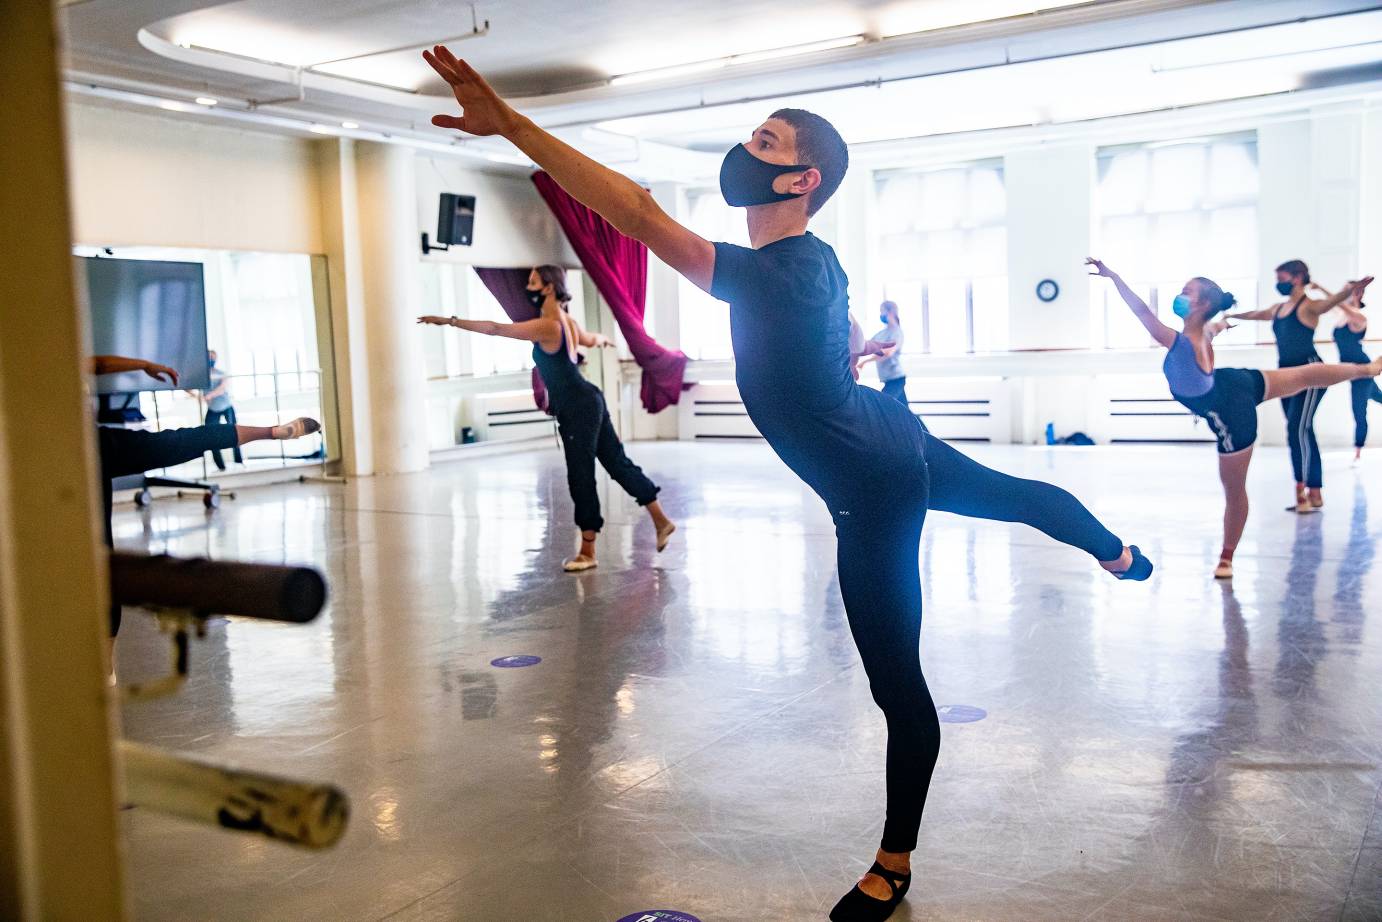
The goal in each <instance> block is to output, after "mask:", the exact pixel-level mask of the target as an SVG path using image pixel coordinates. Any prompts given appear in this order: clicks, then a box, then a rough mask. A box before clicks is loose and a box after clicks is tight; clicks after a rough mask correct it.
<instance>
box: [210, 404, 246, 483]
mask: <svg viewBox="0 0 1382 922" xmlns="http://www.w3.org/2000/svg"><path fill="white" fill-rule="evenodd" d="M206 424H207V425H208V426H219V425H221V424H225V425H227V426H233V425H235V408H234V407H226V408H225V409H224V410H207V411H206ZM230 453H231V456H232V457H233V458H235V463H236V464H244V463H245V458H244V456H243V455H241V454H240V446H239V445H236V446H234V447H233V448H231V450H230ZM211 460H212V461H215V462H216V470H218V471H223V470H225V469H226V462H225V459H224V458H222V457H221V450H220V449H219V448H213V449H211Z"/></svg>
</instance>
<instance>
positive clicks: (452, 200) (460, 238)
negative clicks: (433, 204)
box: [437, 192, 475, 247]
mask: <svg viewBox="0 0 1382 922" xmlns="http://www.w3.org/2000/svg"><path fill="white" fill-rule="evenodd" d="M474 236H475V196H473V195H452V194H451V193H450V192H443V193H442V194H441V203H440V205H438V207H437V243H440V244H453V243H454V244H459V245H460V246H467V247H468V246H470V244H471V243H472V242H473V241H474Z"/></svg>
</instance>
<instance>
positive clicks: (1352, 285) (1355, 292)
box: [1348, 275, 1372, 298]
mask: <svg viewBox="0 0 1382 922" xmlns="http://www.w3.org/2000/svg"><path fill="white" fill-rule="evenodd" d="M1371 284H1372V276H1371V275H1369V276H1367V277H1365V278H1361V279H1358V280H1357V281H1353V282H1349V283H1348V289H1349V292H1350V294H1351V297H1354V298H1362V297H1363V290H1364V289H1366V288H1367V287H1368V286H1369V285H1371Z"/></svg>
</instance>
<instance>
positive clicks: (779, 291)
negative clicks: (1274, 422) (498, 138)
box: [424, 46, 1152, 922]
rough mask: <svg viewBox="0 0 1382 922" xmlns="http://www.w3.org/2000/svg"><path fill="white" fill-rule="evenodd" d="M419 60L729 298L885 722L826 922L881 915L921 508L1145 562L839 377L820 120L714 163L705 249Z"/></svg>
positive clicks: (909, 822) (903, 777) (1085, 515)
mask: <svg viewBox="0 0 1382 922" xmlns="http://www.w3.org/2000/svg"><path fill="white" fill-rule="evenodd" d="M424 57H426V59H427V61H428V62H429V63H430V64H431V65H432V67H433V68H434V69H435V70H436V71H437V73H438V74H440V75H441V76H442V77H443V78H444V79H445V80H446V81H447V83H449V84H450V85H451V88H452V90H453V92H454V93H455V95H456V99H457V101H458V102H459V103H460V104H461V107H462V109H463V110H464V115H463V116H452V115H439V116H436V117H434V118H433V119H432V122H433V124H435V125H439V126H442V127H450V128H458V129H460V130H463V131H467V132H470V133H471V134H478V135H486V134H499V135H502V136H504V137H505V138H507V139H508V140H509V141H511V142H513V143H514V144H515V145H516V146H517V147H518V148H519V149H520V150H522V151H523V152H524V153H525V154H526V155H527V156H528V157H529V158H530V159H531V160H532V161H533V162H535V163H537V164H538V165H540V166H541V167H542V168H543V169H545V170H546V171H547V172H548V173H549V174H550V175H551V176H552V178H553V179H555V180H556V181H557V182H558V183H559V184H560V185H561V186H562V187H563V188H564V189H565V190H566V191H567V192H568V193H570V194H571V195H572V196H573V197H574V198H576V199H577V200H578V201H580V202H583V203H584V204H585V205H587V206H588V207H590V208H591V209H593V210H594V211H596V212H597V213H599V214H601V215H602V216H604V218H605V219H606V220H608V221H609V222H610V223H611V224H613V225H614V226H615V227H616V228H617V229H619V230H620V231H622V232H623V233H625V234H628V235H629V236H631V237H634V238H635V239H638V240H641V241H642V242H643V243H645V244H647V246H648V247H649V248H650V249H651V250H652V251H653V252H654V253H655V254H656V255H657V256H658V257H659V258H661V259H662V261H663V262H665V263H667V264H668V265H669V266H671V267H672V268H673V269H675V270H677V271H678V272H680V273H681V274H682V275H684V276H686V278H687V279H688V280H690V281H691V282H692V283H694V284H695V285H697V286H699V287H700V288H702V289H704V290H706V291H709V292H711V293H712V294H714V295H715V296H716V297H718V298H720V299H722V300H726V301H728V302H729V304H730V330H731V336H732V339H733V344H734V356H735V374H736V379H737V381H738V384H739V391H740V394H741V396H742V398H743V401H744V407H745V409H746V410H747V411H748V414H749V417H750V418H751V419H752V420H753V422H754V424H755V425H756V426H757V427H758V430H759V432H761V433H762V434H763V436H764V437H765V438H766V439H767V441H768V444H769V445H770V446H771V447H772V448H773V450H774V451H775V452H777V454H778V456H779V457H781V458H782V460H783V461H785V462H786V463H787V465H788V466H789V467H790V468H791V469H792V470H793V471H795V472H796V473H797V475H798V476H800V477H801V478H802V479H803V480H804V481H805V482H806V483H807V484H808V485H810V486H811V488H812V489H813V490H815V491H816V493H817V494H819V495H820V497H821V498H822V499H823V500H825V502H826V504H827V507H828V508H829V510H830V513H831V515H832V517H833V518H834V520H835V529H836V535H837V537H838V561H837V566H838V570H839V581H840V592H841V595H842V596H843V597H844V605H845V612H846V616H847V618H848V620H849V625H850V629H851V631H852V632H853V635H854V640H855V643H856V645H857V646H858V648H859V654H860V657H861V659H862V660H863V663H864V669H865V671H866V672H867V673H868V678H869V685H870V688H871V689H872V691H873V696H874V700H875V701H876V702H877V703H878V705H879V706H880V707H881V708H882V710H883V714H884V716H885V718H886V720H887V725H888V751H887V798H888V803H887V820H886V822H885V824H884V827H883V841H882V847H881V848H880V849H879V851H878V853H877V856H876V861H875V863H874V864H873V865H872V867H871V868H870V869H869V872H868V873H867V874H866V875H865V876H864V878H863V879H862V880H861V881H860V882H859V883H858V884H857V885H856V886H855V887H854V889H852V890H850V892H849V893H848V894H846V895H845V897H844V898H843V899H841V901H840V902H839V904H838V905H836V907H835V909H834V910H833V911H832V913H831V918H832V919H835V920H842V922H853V920H881V919H886V918H887V917H888V916H889V915H890V914H891V913H892V912H893V910H894V909H895V908H896V906H897V904H898V903H899V902H900V901H901V899H902V897H903V895H904V894H905V893H906V889H907V886H908V884H909V882H910V880H911V874H910V868H911V858H910V855H911V852H912V850H913V849H914V848H915V847H916V843H917V830H918V826H919V824H920V822H921V813H922V806H923V804H924V803H925V800H926V790H927V787H928V786H929V784H930V778H931V771H932V768H933V767H934V766H935V762H936V756H937V753H938V751H939V747H940V725H939V722H938V720H937V716H936V709H935V705H934V704H933V703H932V701H931V696H930V693H929V692H928V690H927V686H926V680H925V678H924V677H923V676H922V672H921V662H920V657H919V652H918V643H919V637H920V629H921V601H922V600H921V577H920V572H919V566H918V552H919V543H920V538H921V528H922V523H923V522H924V521H925V518H926V513H927V511H928V509H938V510H942V511H947V512H955V513H958V514H960V515H968V516H975V517H979V518H988V519H995V520H1000V521H1008V522H1025V523H1027V524H1029V525H1032V526H1034V527H1036V528H1038V529H1040V530H1042V531H1044V532H1045V533H1046V534H1048V535H1050V536H1051V537H1053V538H1055V539H1056V540H1058V541H1062V542H1064V543H1066V544H1070V545H1073V546H1075V547H1078V548H1080V549H1082V550H1084V551H1085V552H1086V553H1088V554H1090V555H1091V556H1092V557H1094V558H1095V559H1096V560H1098V561H1100V562H1101V564H1102V566H1103V567H1104V568H1105V569H1106V570H1108V571H1110V572H1111V573H1113V574H1114V575H1117V576H1119V577H1120V578H1125V579H1146V578H1147V577H1148V576H1149V575H1150V574H1151V570H1152V566H1151V563H1150V562H1149V561H1148V560H1147V558H1146V557H1144V556H1142V555H1141V554H1140V553H1139V552H1138V551H1137V549H1136V548H1129V547H1125V546H1124V544H1123V542H1122V541H1121V540H1119V538H1118V537H1117V536H1115V535H1114V534H1112V533H1111V532H1110V531H1109V530H1108V529H1106V528H1105V527H1104V526H1103V525H1102V524H1101V523H1100V522H1099V521H1098V520H1097V519H1096V518H1094V516H1093V515H1091V514H1090V512H1089V510H1088V509H1086V508H1085V507H1084V506H1082V505H1081V504H1080V503H1079V501H1078V500H1076V499H1075V497H1073V496H1071V495H1070V494H1069V493H1067V492H1066V491H1064V490H1061V489H1059V488H1057V487H1054V486H1051V485H1050V484H1046V483H1041V482H1039V481H1031V480H1019V479H1017V478H1015V477H1009V476H1007V475H1005V474H1000V473H998V472H997V471H993V470H990V469H988V468H986V467H984V466H983V465H980V464H977V463H975V462H974V461H972V460H970V459H969V458H967V457H965V456H964V455H962V454H960V453H959V452H957V451H955V450H954V449H952V448H950V447H949V446H947V445H946V444H945V443H944V442H941V441H940V440H938V439H934V438H931V437H930V436H929V435H927V433H926V432H925V431H924V430H923V429H922V428H921V425H920V424H919V423H918V422H917V420H916V417H914V416H912V414H911V413H910V412H908V410H907V408H906V407H904V406H902V404H900V403H898V402H897V401H896V400H893V399H892V398H891V397H887V396H884V395H883V394H882V393H880V392H878V391H876V390H873V389H872V388H869V387H864V386H862V385H859V384H857V383H856V382H855V381H854V379H853V375H852V373H851V366H852V364H853V363H852V359H851V356H850V345H849V331H850V320H849V311H848V300H847V298H848V289H847V286H848V279H846V277H845V273H844V271H843V270H842V269H841V268H840V264H839V261H838V260H837V259H836V258H835V253H834V251H833V250H831V248H830V247H829V246H828V245H826V244H825V243H824V242H822V241H821V240H820V239H819V238H817V237H815V236H813V235H812V234H810V233H809V232H807V230H806V227H807V223H808V221H809V219H810V217H811V215H813V214H814V213H815V211H816V209H818V208H819V207H820V206H821V205H823V204H824V203H825V201H826V199H828V198H829V197H830V195H831V194H832V193H833V192H834V191H835V190H836V188H838V187H839V184H840V182H841V180H842V179H843V178H844V173H845V169H846V167H847V165H848V156H849V155H848V149H847V147H846V146H845V143H844V141H843V140H842V139H841V138H840V136H839V134H838V133H837V132H836V131H835V129H834V128H833V127H832V126H831V125H830V124H829V122H827V121H825V120H824V119H822V118H820V117H819V116H816V115H812V114H811V113H809V112H804V111H802V110H800V109H783V110H779V111H778V112H776V113H774V114H773V116H772V117H771V118H769V119H768V121H766V122H765V123H763V125H761V126H760V127H759V128H758V129H756V130H755V131H754V132H753V136H752V138H751V139H750V141H749V142H748V143H747V144H740V145H737V146H736V147H735V148H734V149H733V150H732V151H730V153H729V154H728V156H726V158H725V161H724V165H723V166H722V168H721V172H720V188H721V191H722V192H723V193H724V195H725V199H726V201H727V202H728V203H729V204H730V205H734V206H747V207H748V212H747V216H748V228H749V238H750V239H751V240H752V241H753V247H752V248H749V247H742V246H734V245H731V244H727V243H715V244H712V243H711V242H709V241H707V240H704V239H702V238H701V237H699V236H697V235H696V234H694V233H692V232H691V231H689V230H687V229H686V228H684V227H682V226H681V225H679V224H678V223H677V222H676V221H674V220H673V219H672V218H671V217H670V216H669V215H667V214H666V213H665V212H663V211H662V209H661V208H660V207H658V205H657V203H656V202H655V201H654V199H653V198H652V196H651V195H650V194H649V193H648V192H647V191H646V190H645V189H643V188H642V187H641V186H639V185H638V184H637V183H635V182H633V181H632V180H630V179H628V178H627V177H625V176H623V175H621V174H619V173H616V172H614V171H613V170H610V169H608V168H606V167H604V166H601V165H600V164H598V163H596V162H595V161H593V160H590V159H589V158H587V157H585V156H583V155H582V154H580V153H579V152H577V151H576V150H574V149H573V148H571V147H570V146H569V145H567V144H566V143H565V142H563V141H561V140H559V139H557V138H555V137H553V136H552V135H550V134H548V133H547V132H545V131H543V130H542V129H541V128H539V127H538V126H537V125H535V124H534V123H533V122H532V121H531V120H529V119H527V118H525V117H524V116H522V115H520V114H519V113H518V112H516V111H514V110H513V109H512V108H511V107H510V106H509V105H508V104H507V103H505V102H504V101H503V100H502V99H500V98H499V96H498V95H497V94H496V93H495V92H494V91H493V90H492V89H491V88H490V87H489V85H488V84H487V83H485V81H484V79H483V78H481V77H480V75H479V74H478V73H476V72H475V70H474V69H473V68H471V67H470V66H469V65H468V64H466V63H464V62H462V61H459V60H458V59H457V58H456V57H455V56H454V55H452V54H451V52H450V51H448V50H447V49H446V48H444V47H441V46H437V47H436V48H434V49H433V50H432V51H430V52H424Z"/></svg>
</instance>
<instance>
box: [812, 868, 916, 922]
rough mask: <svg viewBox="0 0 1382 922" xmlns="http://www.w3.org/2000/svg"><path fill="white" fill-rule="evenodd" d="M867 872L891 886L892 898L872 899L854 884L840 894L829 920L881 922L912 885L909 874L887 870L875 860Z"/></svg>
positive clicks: (833, 921) (837, 921) (835, 921)
mask: <svg viewBox="0 0 1382 922" xmlns="http://www.w3.org/2000/svg"><path fill="white" fill-rule="evenodd" d="M869 873H870V874H877V875H878V876H879V877H881V878H883V879H884V880H885V881H887V883H888V886H889V887H892V888H893V895H892V898H891V899H887V900H878V899H874V898H873V897H871V896H869V895H868V894H867V893H865V892H864V891H863V890H860V889H859V885H858V884H855V885H854V889H853V890H850V891H849V892H848V893H846V894H845V895H844V896H842V897H841V898H840V901H839V902H838V903H836V904H835V908H834V909H832V910H830V922H883V920H884V919H886V918H888V917H889V916H891V915H892V914H893V910H895V909H897V906H898V904H899V903H901V902H902V898H903V897H904V896H906V895H907V888H908V887H910V886H911V885H912V875H911V874H899V873H897V872H896V871H889V870H888V869H887V868H885V867H883V865H881V864H879V863H878V862H877V861H875V862H874V863H873V867H871V868H869Z"/></svg>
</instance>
